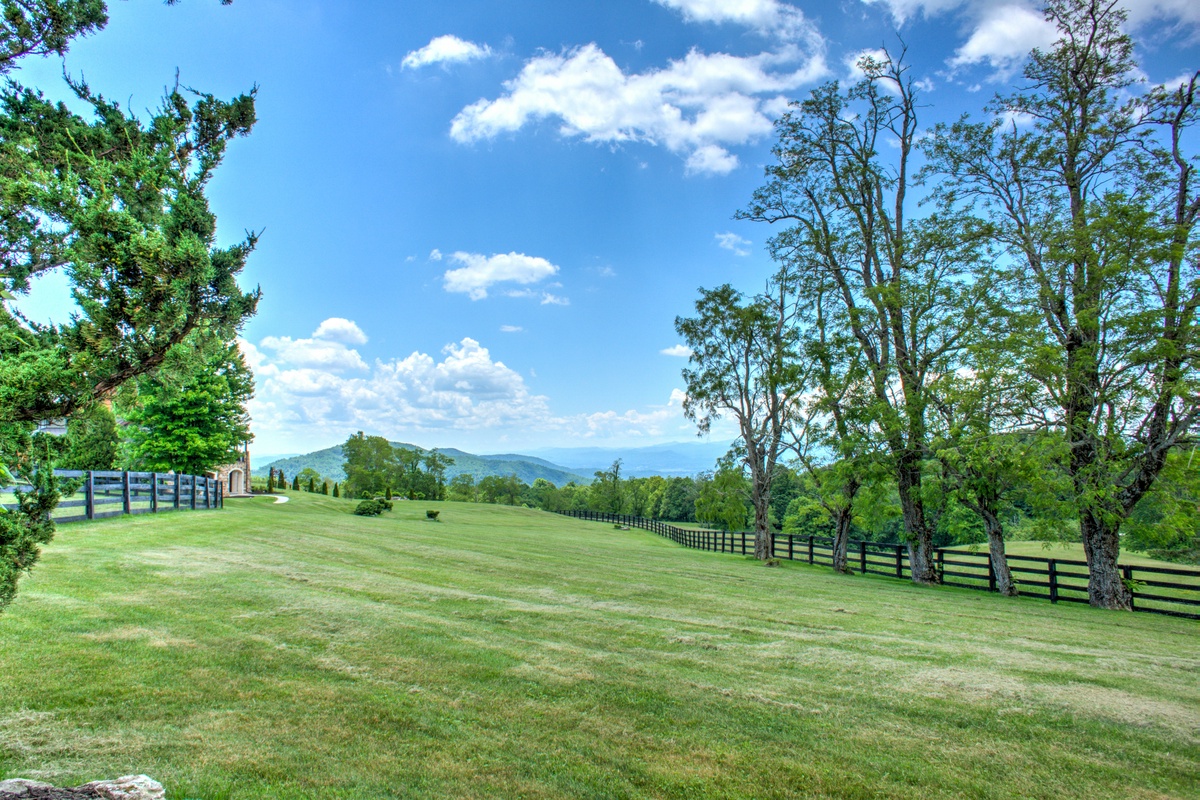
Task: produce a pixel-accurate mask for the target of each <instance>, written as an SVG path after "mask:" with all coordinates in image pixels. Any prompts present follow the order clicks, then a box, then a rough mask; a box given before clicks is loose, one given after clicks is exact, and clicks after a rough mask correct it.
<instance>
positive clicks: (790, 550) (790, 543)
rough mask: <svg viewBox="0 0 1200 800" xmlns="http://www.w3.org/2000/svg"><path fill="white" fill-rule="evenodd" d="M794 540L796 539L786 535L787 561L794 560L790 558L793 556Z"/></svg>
mask: <svg viewBox="0 0 1200 800" xmlns="http://www.w3.org/2000/svg"><path fill="white" fill-rule="evenodd" d="M795 538H796V537H795V536H793V535H792V534H790V533H789V534H788V561H795V559H794V558H792V554H793V552H794V550H795V546H796V542H795V541H794V539H795Z"/></svg>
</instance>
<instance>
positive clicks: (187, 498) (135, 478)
mask: <svg viewBox="0 0 1200 800" xmlns="http://www.w3.org/2000/svg"><path fill="white" fill-rule="evenodd" d="M54 474H55V476H56V477H59V478H66V479H68V480H71V481H73V482H78V483H79V488H78V489H76V490H75V491H74V492H73V493H72V494H70V495H68V496H66V497H64V498H63V499H62V500H61V501H60V502H59V504H58V508H56V509H55V511H54V514H53V515H52V516H53V519H54V521H55V522H78V521H80V520H85V519H104V518H105V517H118V516H121V515H122V514H154V513H157V512H159V511H176V510H179V509H188V510H192V511H195V510H197V509H211V508H223V507H224V505H225V494H224V491H223V489H222V484H221V481H219V480H217V479H216V478H207V477H202V476H200V475H180V474H177V473H174V472H101V471H90V470H86V471H81V470H62V469H60V470H55V471H54ZM29 488H30V487H29V486H7V487H0V497H3V498H8V497H9V496H10V495H12V493H13V492H14V491H16V490H18V489H21V490H25V491H28V490H29ZM5 505H7V506H9V507H11V506H12V505H13V503H12V501H11V500H10V501H9V502H7V503H5Z"/></svg>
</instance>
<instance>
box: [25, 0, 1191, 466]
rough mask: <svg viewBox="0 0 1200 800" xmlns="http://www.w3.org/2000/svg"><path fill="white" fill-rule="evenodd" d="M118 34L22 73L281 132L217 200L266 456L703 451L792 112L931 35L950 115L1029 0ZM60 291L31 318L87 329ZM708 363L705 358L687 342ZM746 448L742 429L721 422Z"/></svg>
mask: <svg viewBox="0 0 1200 800" xmlns="http://www.w3.org/2000/svg"><path fill="white" fill-rule="evenodd" d="M1127 7H1128V9H1129V11H1130V25H1131V27H1132V29H1133V31H1134V33H1135V35H1136V36H1137V38H1138V40H1139V42H1140V46H1139V56H1140V60H1141V65H1142V69H1143V71H1144V73H1145V76H1146V78H1147V79H1148V80H1149V81H1151V82H1155V83H1161V82H1165V81H1170V80H1172V79H1175V78H1177V77H1178V76H1180V75H1182V74H1183V73H1185V72H1187V71H1188V70H1189V69H1195V68H1196V67H1197V66H1200V58H1198V57H1197V56H1198V55H1200V3H1195V2H1194V0H1152V1H1147V0H1133V1H1131V2H1128V3H1127ZM110 14H111V21H110V23H109V26H108V28H107V29H106V30H104V31H103V32H101V33H100V34H98V35H96V36H93V37H91V38H89V39H87V40H84V41H81V42H79V43H77V44H76V45H75V46H74V47H73V48H72V50H71V52H70V53H69V54H68V55H67V57H66V59H65V64H64V63H61V62H60V61H59V60H58V59H46V60H43V61H41V62H39V63H34V64H29V65H27V66H26V67H25V68H24V69H23V70H22V72H21V73H20V74H19V75H18V77H19V79H20V80H22V81H24V82H27V83H33V84H35V85H38V86H39V87H41V88H42V89H43V90H44V91H46V92H47V93H49V94H51V95H55V96H65V92H64V90H63V86H62V80H61V73H62V70H63V68H64V66H65V68H66V70H68V71H69V72H71V73H73V74H77V75H78V74H81V73H82V74H83V75H85V76H86V78H87V80H88V82H89V83H90V84H91V85H92V86H93V87H94V88H96V89H98V90H100V91H101V92H103V93H104V94H105V95H107V96H109V97H112V98H116V99H120V100H122V101H125V102H127V103H128V104H129V105H130V106H131V107H132V108H134V109H147V108H151V107H153V106H155V105H156V104H157V103H158V100H159V98H160V97H161V96H162V93H163V87H164V86H166V85H168V84H169V83H172V82H173V80H174V76H175V71H176V69H178V70H179V74H180V81H181V82H182V83H183V84H184V85H186V86H192V87H195V88H197V89H200V90H203V91H206V92H212V93H215V94H217V95H221V96H232V95H234V94H236V93H238V92H240V91H244V90H246V89H249V88H250V87H251V86H252V85H255V84H257V85H258V86H259V87H260V88H259V96H258V115H259V120H260V121H259V123H258V125H257V127H256V128H255V130H254V132H253V134H252V135H251V136H250V137H249V138H247V139H244V140H240V141H238V142H236V143H235V144H234V145H233V146H232V147H231V149H230V151H229V154H228V157H227V159H226V161H225V163H224V165H223V166H222V167H221V169H220V170H219V172H218V174H217V177H216V179H215V180H214V182H213V184H212V189H211V192H210V196H211V199H212V204H213V207H214V209H215V210H216V212H217V214H218V218H219V221H220V225H221V228H220V233H221V236H222V239H223V240H224V241H232V240H234V239H237V238H239V237H240V236H241V233H242V231H244V230H245V229H254V230H262V231H263V236H262V239H261V243H260V245H259V249H258V251H257V252H256V253H255V254H254V255H253V256H252V257H251V260H250V266H249V268H248V269H247V272H246V274H245V279H244V283H246V284H251V285H253V284H260V285H261V286H262V289H263V301H262V304H261V306H260V310H259V313H258V315H257V316H256V317H255V318H254V319H253V320H252V321H251V322H250V323H249V324H248V325H247V326H246V328H245V330H244V331H243V338H244V350H245V351H246V353H247V356H248V358H249V360H250V361H251V363H252V364H253V365H254V367H255V371H256V375H257V381H258V394H257V397H256V398H255V400H254V402H253V405H252V407H251V412H252V414H253V417H254V430H255V433H256V436H257V439H256V442H255V445H254V449H255V451H256V452H257V453H259V454H274V453H283V452H306V451H309V450H312V449H316V448H318V447H324V446H328V445H330V444H334V443H337V442H340V441H343V440H344V439H345V437H346V436H347V435H348V434H350V433H353V432H354V431H356V430H364V431H367V432H368V433H378V434H383V435H387V436H388V437H390V438H392V439H399V440H404V441H410V442H414V443H417V444H420V445H423V446H426V447H451V446H452V447H459V448H462V449H464V450H469V451H474V452H498V451H507V452H513V451H518V452H519V451H521V450H525V449H534V448H539V447H548V446H577V445H587V446H636V445H644V444H653V443H658V442H663V441H682V440H687V439H690V438H692V437H693V436H694V427H693V426H692V425H691V424H690V423H688V422H687V421H686V420H685V419H684V418H683V416H682V413H681V410H680V400H681V398H682V392H681V390H682V388H683V384H682V380H681V378H680V369H681V368H682V367H683V366H684V364H685V362H686V359H685V358H684V357H682V356H681V355H679V354H678V353H680V352H681V348H679V340H678V338H677V336H676V335H675V333H674V326H673V322H674V319H675V317H676V316H677V315H680V314H687V313H688V312H689V311H690V310H691V307H692V302H693V300H694V298H695V296H696V289H697V288H698V287H700V286H714V285H717V284H720V283H724V282H731V283H733V284H734V285H736V286H738V287H740V288H743V289H744V290H747V291H754V290H756V289H757V288H759V287H761V285H762V283H763V281H764V280H765V279H766V277H767V276H768V275H769V274H770V272H771V264H770V261H769V259H768V258H767V256H766V254H765V252H764V242H765V240H766V238H767V236H768V235H769V231H768V230H767V229H765V228H763V227H761V226H755V225H751V224H749V223H740V222H735V221H733V220H732V216H733V214H734V212H735V211H736V210H737V209H738V208H739V207H741V206H742V205H744V204H745V203H746V201H747V200H748V198H749V197H750V194H751V192H752V191H753V190H754V188H755V187H756V186H757V185H759V183H761V181H762V176H763V166H764V165H765V164H766V163H768V161H769V160H770V147H771V143H772V131H771V122H772V120H773V119H774V118H776V117H777V116H778V115H779V114H780V113H781V112H782V110H783V109H784V107H785V104H786V101H787V100H788V99H796V98H801V97H803V96H804V95H805V94H806V93H807V92H808V91H809V90H811V89H812V88H813V87H815V86H816V85H818V84H819V83H820V82H822V81H824V80H829V79H833V78H837V79H842V80H844V79H846V78H847V77H848V76H849V75H850V74H851V65H852V64H853V62H854V60H855V57H856V55H857V54H859V53H861V52H862V51H864V50H867V49H873V48H878V47H880V46H882V45H887V46H889V47H895V46H896V45H897V43H898V39H897V32H898V33H899V35H900V36H902V37H903V39H904V41H905V42H907V44H908V47H909V60H910V62H911V63H912V65H913V74H914V76H915V77H917V78H919V79H920V80H921V81H922V86H923V87H924V89H925V94H924V100H925V102H926V103H927V104H928V105H929V108H927V109H926V111H925V117H924V120H923V121H925V122H927V123H933V122H935V121H939V120H946V119H951V118H954V117H956V116H957V115H958V114H960V113H961V112H963V111H969V112H973V113H976V112H979V111H980V109H981V108H982V106H983V104H984V103H985V102H986V101H987V100H988V99H989V98H990V97H991V95H992V94H993V93H994V92H996V91H1001V90H1006V89H1007V88H1008V87H1010V86H1011V85H1012V84H1013V82H1014V81H1016V80H1019V74H1020V72H1019V71H1020V63H1021V56H1022V55H1023V54H1024V53H1026V52H1028V50H1029V48H1030V47H1031V46H1033V45H1036V44H1045V43H1047V42H1048V41H1049V40H1048V39H1047V35H1048V33H1047V30H1046V27H1045V24H1044V22H1043V21H1042V20H1041V19H1040V15H1039V14H1038V13H1037V11H1036V10H1035V7H1034V5H1033V4H1032V3H1028V2H1025V0H1002V1H1001V2H995V1H992V0H877V2H862V1H861V0H844V1H843V2H839V3H803V2H798V3H792V4H789V3H786V2H783V1H782V0H605V1H604V2H596V1H595V0H593V1H592V2H551V1H549V0H514V1H513V2H496V1H495V0H492V1H491V2H482V1H477V0H453V2H445V3H431V2H383V1H382V0H380V1H378V2H368V1H367V0H357V1H356V0H236V1H235V2H234V4H233V5H232V6H229V7H224V6H220V5H219V4H218V3H217V2H215V0H184V2H183V3H181V4H180V5H177V6H174V7H167V6H165V5H164V4H162V3H160V2H157V0H116V2H110ZM68 299H69V298H67V297H66V296H65V294H64V282H63V280H62V279H61V277H51V278H49V279H46V280H44V281H42V282H41V283H39V284H38V285H37V286H35V288H34V291H33V293H32V294H31V296H30V297H29V298H27V299H25V300H23V301H21V303H20V305H21V307H22V308H23V309H25V310H27V311H28V312H29V313H30V314H31V315H33V316H35V317H39V318H43V319H46V318H57V319H60V320H61V319H63V318H64V317H65V315H66V313H68V309H69V303H68ZM684 355H686V353H685V354H684ZM722 434H728V431H717V433H716V434H715V435H718V436H719V435H722Z"/></svg>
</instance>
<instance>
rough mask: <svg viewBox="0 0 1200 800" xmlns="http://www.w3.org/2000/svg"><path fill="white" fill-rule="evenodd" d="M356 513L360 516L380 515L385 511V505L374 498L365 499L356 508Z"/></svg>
mask: <svg viewBox="0 0 1200 800" xmlns="http://www.w3.org/2000/svg"><path fill="white" fill-rule="evenodd" d="M354 513H355V514H358V515H359V516H360V517H378V516H379V515H380V514H382V513H383V506H382V505H380V504H379V503H377V502H375V501H374V500H363V501H362V502H361V503H359V504H358V506H357V507H356V508H355V509H354Z"/></svg>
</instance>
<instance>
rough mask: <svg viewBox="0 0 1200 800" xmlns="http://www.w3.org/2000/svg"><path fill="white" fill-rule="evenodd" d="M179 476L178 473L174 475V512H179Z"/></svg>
mask: <svg viewBox="0 0 1200 800" xmlns="http://www.w3.org/2000/svg"><path fill="white" fill-rule="evenodd" d="M180 478H181V476H180V474H179V473H178V472H176V473H175V510H176V511H178V510H179V480H180Z"/></svg>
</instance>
